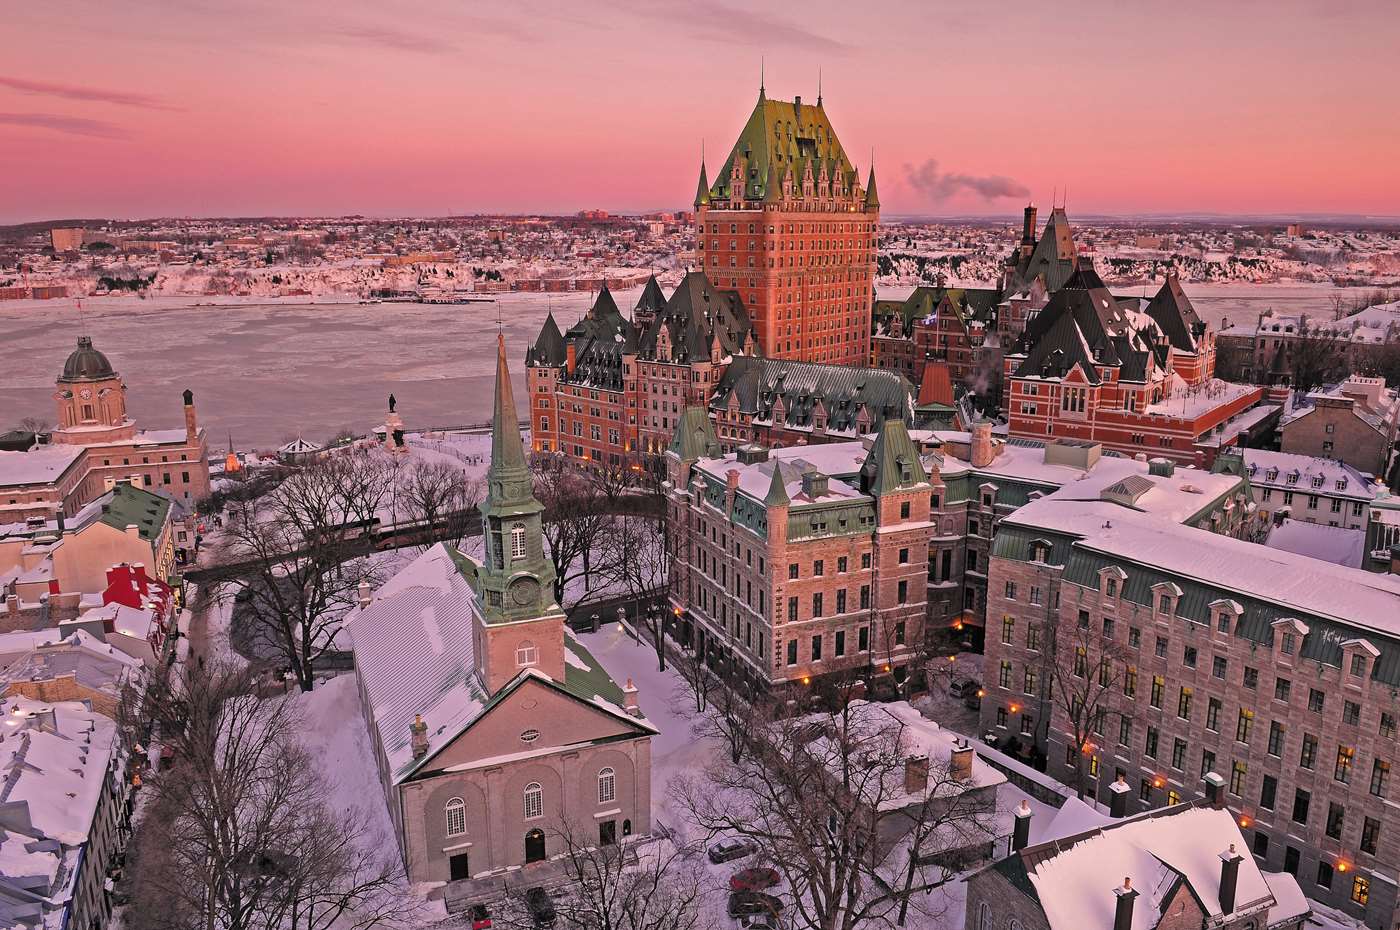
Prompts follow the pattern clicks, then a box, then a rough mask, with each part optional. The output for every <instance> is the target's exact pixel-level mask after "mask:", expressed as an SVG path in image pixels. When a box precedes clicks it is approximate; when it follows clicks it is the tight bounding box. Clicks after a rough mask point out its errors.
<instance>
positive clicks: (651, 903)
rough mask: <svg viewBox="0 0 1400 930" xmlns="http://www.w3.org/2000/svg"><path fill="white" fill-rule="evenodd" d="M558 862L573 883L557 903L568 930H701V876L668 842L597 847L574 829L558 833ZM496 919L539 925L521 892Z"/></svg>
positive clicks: (507, 923)
mask: <svg viewBox="0 0 1400 930" xmlns="http://www.w3.org/2000/svg"><path fill="white" fill-rule="evenodd" d="M556 836H558V838H559V846H560V847H561V848H562V849H563V850H564V852H563V854H562V855H561V856H560V858H559V861H560V863H561V864H562V866H563V871H564V874H565V875H566V876H567V878H568V879H569V883H568V885H567V886H566V890H565V892H564V894H562V895H561V896H559V897H557V898H555V899H554V905H555V912H556V915H557V920H558V922H559V923H558V925H559V926H561V927H564V928H567V930H700V928H701V923H700V903H701V897H702V888H701V886H700V882H699V880H698V875H700V874H703V873H702V871H701V870H699V869H697V868H696V867H695V865H694V864H692V863H690V862H689V861H687V860H688V859H689V855H690V854H689V853H687V852H686V851H685V850H683V849H682V848H680V847H678V846H675V845H673V844H672V843H670V842H669V841H667V840H656V841H651V842H646V843H636V844H624V845H617V844H616V843H610V844H606V845H599V844H595V843H592V842H591V838H587V837H582V836H580V835H579V834H578V833H577V832H576V831H574V830H573V829H570V828H565V829H564V830H561V831H558V832H557V833H556ZM496 919H497V920H499V921H500V923H501V924H502V925H504V926H505V927H507V928H509V930H514V928H520V930H527V928H529V930H533V928H534V927H536V926H538V924H537V923H536V922H535V920H534V918H533V916H532V915H531V914H530V908H529V905H528V902H527V901H526V900H525V899H524V896H523V894H519V895H512V896H511V897H510V898H508V899H507V901H506V905H505V907H504V908H503V910H502V912H501V913H500V914H499V915H496Z"/></svg>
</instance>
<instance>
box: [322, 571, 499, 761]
mask: <svg viewBox="0 0 1400 930" xmlns="http://www.w3.org/2000/svg"><path fill="white" fill-rule="evenodd" d="M477 617H478V609H477V603H476V592H475V591H474V590H473V589H472V587H471V585H470V583H468V581H467V579H466V577H465V576H464V575H463V574H462V572H461V571H460V570H459V569H458V566H457V561H456V559H455V558H454V556H453V553H452V551H451V550H450V549H449V548H448V547H447V546H446V545H445V544H443V543H438V544H437V545H435V546H433V547H432V548H431V549H429V550H428V551H426V552H424V553H423V554H422V555H420V556H418V558H416V559H414V560H413V561H412V562H410V563H409V564H408V565H406V566H404V568H403V569H402V570H400V571H399V573H398V574H396V575H395V576H394V577H393V578H391V579H390V580H389V581H388V582H387V583H386V584H385V585H384V586H383V587H381V588H380V589H379V590H378V591H376V592H374V597H373V600H372V601H371V602H370V603H369V605H368V606H366V607H363V608H356V609H355V610H354V611H352V612H351V613H350V614H349V616H348V617H347V619H346V629H347V630H348V631H349V634H350V638H351V639H352V640H353V643H354V650H355V668H356V671H357V672H358V674H359V676H360V679H361V681H362V682H363V683H364V689H365V692H366V694H367V695H368V698H369V711H370V717H371V719H372V720H373V722H374V726H375V727H376V728H377V729H378V731H379V743H380V745H382V746H383V747H384V754H385V756H386V757H387V759H388V763H389V769H390V772H391V777H392V778H393V779H394V780H395V781H398V780H399V779H400V778H401V777H402V776H403V775H405V774H406V772H407V770H408V769H409V768H410V767H411V763H412V762H413V747H412V745H411V742H410V733H409V724H411V723H412V722H413V718H414V715H415V714H422V715H423V719H424V721H425V722H426V723H427V724H428V751H429V753H432V752H433V751H435V750H437V749H439V748H441V747H442V746H443V745H445V744H446V743H447V742H448V741H449V740H451V739H452V738H453V737H454V736H456V735H457V734H458V733H460V732H461V730H462V728H463V727H464V726H466V725H467V724H468V723H470V722H471V721H472V720H474V719H475V718H476V716H477V715H478V714H480V713H481V710H482V708H483V707H485V706H486V701H487V693H486V688H485V685H484V683H483V682H482V681H481V678H480V675H479V673H478V669H477V662H476V655H475V639H474V637H473V624H474V623H475V622H476V621H477Z"/></svg>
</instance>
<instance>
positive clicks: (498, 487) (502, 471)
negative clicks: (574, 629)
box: [474, 336, 564, 692]
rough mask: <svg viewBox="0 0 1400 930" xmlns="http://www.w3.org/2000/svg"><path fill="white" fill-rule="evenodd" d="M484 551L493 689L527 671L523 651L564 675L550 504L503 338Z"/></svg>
mask: <svg viewBox="0 0 1400 930" xmlns="http://www.w3.org/2000/svg"><path fill="white" fill-rule="evenodd" d="M480 510H481V523H482V533H483V536H484V538H485V552H484V555H483V558H482V561H481V562H480V564H478V565H476V566H474V567H475V582H476V585H475V586H476V591H477V595H478V598H479V607H480V613H481V627H482V634H483V639H484V643H483V645H484V650H483V656H482V673H483V677H484V678H485V680H486V682H487V685H488V687H489V688H490V689H491V690H492V691H493V692H494V691H495V690H496V689H497V688H498V687H500V686H501V685H502V684H504V683H505V682H507V681H509V680H510V679H511V678H512V677H514V676H515V674H516V673H517V672H518V671H519V670H520V661H519V656H520V655H527V656H529V657H530V658H531V663H532V664H533V665H534V666H535V667H537V668H539V669H540V670H541V671H543V672H544V673H545V674H547V675H549V676H551V677H554V678H559V679H561V680H562V678H563V675H564V632H563V622H564V613H563V611H561V610H560V609H559V604H558V603H557V602H556V601H555V598H554V564H553V563H552V562H551V561H550V560H549V558H548V556H547V555H546V554H545V551H544V532H543V530H542V528H541V518H542V516H543V513H544V506H543V505H542V504H540V502H539V500H538V499H537V498H536V497H535V492H534V487H533V484H532V482H531V477H530V469H529V465H528V464H527V463H526V460H525V444H524V442H522V441H521V439H520V422H519V420H518V419H517V417H516V411H515V392H514V391H513V390H512V389H511V383H510V370H509V368H508V366H507V365H506V345H505V337H504V336H498V337H497V350H496V397H495V404H494V409H493V415H492V421H491V466H490V468H489V469H488V470H487V472H486V500H485V501H484V502H483V503H482V504H481V507H480Z"/></svg>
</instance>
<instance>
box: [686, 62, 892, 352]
mask: <svg viewBox="0 0 1400 930" xmlns="http://www.w3.org/2000/svg"><path fill="white" fill-rule="evenodd" d="M874 177H875V176H874V171H873V168H872V171H871V174H870V184H869V189H867V188H865V187H863V186H862V185H861V182H860V175H859V174H858V173H857V171H856V167H855V164H854V163H853V162H852V161H851V159H850V158H849V157H848V156H847V154H846V151H845V149H844V148H843V147H842V145H841V141H840V139H838V138H837V135H836V130H835V129H834V128H833V125H832V122H831V118H830V117H829V115H828V112H827V110H826V107H825V101H823V100H821V99H820V98H819V99H818V101H817V103H816V104H815V105H814V104H810V103H803V102H802V98H801V97H797V98H795V99H793V100H790V101H789V100H777V99H774V98H771V97H769V96H768V95H767V93H766V92H765V90H764V89H763V88H761V87H760V90H759V95H758V100H757V102H756V103H755V104H754V108H753V112H752V113H751V114H750V116H749V119H748V122H747V123H745V125H744V129H743V131H742V132H740V134H739V138H738V140H737V141H736V142H735V143H734V147H733V148H732V149H731V150H730V152H729V155H728V157H727V158H726V159H725V160H724V162H723V163H722V164H721V165H720V166H719V167H718V168H717V169H716V171H715V174H714V180H713V182H711V181H710V179H709V175H707V173H706V170H705V166H704V165H703V164H702V165H701V170H700V185H699V189H698V190H697V192H696V195H695V209H696V223H697V229H696V233H697V234H696V256H697V259H698V261H699V263H700V265H701V270H702V271H704V272H705V274H706V275H707V276H708V277H709V278H710V280H711V282H712V283H713V284H714V286H715V287H717V288H721V289H724V290H733V291H736V292H737V293H738V294H739V296H740V299H741V300H742V301H743V303H744V307H745V309H746V310H747V311H748V314H749V317H750V319H751V320H752V321H753V324H754V329H755V334H756V336H757V338H758V344H759V347H760V349H761V351H762V352H763V354H764V355H767V356H769V357H770V358H788V359H794V360H798V361H807V362H825V363H834V364H844V365H869V364H870V311H871V303H872V299H873V295H874V282H875V236H876V227H877V225H878V224H879V220H880V202H879V197H878V195H877V194H876V193H875V190H874V186H875V183H874ZM774 255H780V256H782V259H781V260H780V261H774V260H773V256H774ZM838 285H839V286H838Z"/></svg>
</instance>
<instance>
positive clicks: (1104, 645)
mask: <svg viewBox="0 0 1400 930" xmlns="http://www.w3.org/2000/svg"><path fill="white" fill-rule="evenodd" d="M1049 629H1050V640H1051V641H1050V643H1049V644H1048V655H1049V656H1050V662H1049V665H1050V672H1049V675H1050V681H1049V683H1048V685H1049V690H1050V695H1051V703H1052V704H1053V705H1054V709H1055V710H1057V711H1059V713H1060V714H1061V715H1062V718H1063V719H1064V721H1065V724H1066V726H1067V727H1068V729H1067V731H1066V735H1067V736H1069V738H1070V739H1071V740H1073V744H1072V745H1073V746H1074V748H1075V753H1074V775H1075V778H1074V781H1075V790H1076V791H1078V792H1079V797H1080V798H1083V797H1084V756H1085V755H1086V753H1088V752H1090V751H1091V750H1092V746H1093V738H1094V736H1095V735H1096V734H1101V733H1102V732H1103V728H1104V725H1105V723H1106V722H1107V718H1108V716H1109V715H1110V713H1115V712H1116V711H1114V710H1113V708H1114V706H1115V705H1116V703H1117V701H1116V698H1115V693H1116V692H1117V691H1118V690H1119V689H1120V688H1122V687H1123V682H1124V676H1125V675H1126V674H1127V661H1128V652H1127V649H1126V648H1125V647H1124V646H1123V645H1122V644H1120V643H1119V642H1118V641H1117V640H1115V639H1113V638H1112V637H1109V636H1103V635H1101V634H1100V631H1099V630H1096V629H1094V627H1093V625H1092V624H1091V623H1090V622H1089V620H1088V619H1087V615H1081V616H1080V618H1079V620H1078V621H1077V622H1075V623H1074V624H1073V625H1071V624H1070V623H1069V621H1068V620H1067V619H1065V618H1063V617H1061V618H1060V620H1059V621H1057V622H1055V623H1054V624H1053V625H1051V626H1050V628H1049Z"/></svg>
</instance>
